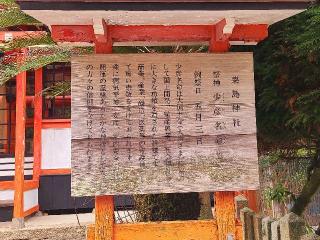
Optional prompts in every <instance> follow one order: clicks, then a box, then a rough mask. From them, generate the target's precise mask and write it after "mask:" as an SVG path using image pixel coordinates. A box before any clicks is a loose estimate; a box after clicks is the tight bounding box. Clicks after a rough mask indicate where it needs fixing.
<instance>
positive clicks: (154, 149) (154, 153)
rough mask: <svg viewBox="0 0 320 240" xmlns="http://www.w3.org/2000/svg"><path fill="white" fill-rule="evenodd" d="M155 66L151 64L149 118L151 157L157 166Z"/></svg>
mask: <svg viewBox="0 0 320 240" xmlns="http://www.w3.org/2000/svg"><path fill="white" fill-rule="evenodd" d="M157 74H158V73H157V66H156V65H155V64H151V78H152V81H151V84H152V85H151V119H152V128H151V132H152V157H153V159H154V166H158V161H159V156H158V154H159V148H158V140H157V138H156V135H157V132H158V129H157V124H158V112H157V104H158V92H157V88H158V81H157V80H158V75H157Z"/></svg>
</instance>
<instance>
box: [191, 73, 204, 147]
mask: <svg viewBox="0 0 320 240" xmlns="http://www.w3.org/2000/svg"><path fill="white" fill-rule="evenodd" d="M193 76H194V89H195V93H196V103H195V119H196V133H197V145H199V144H200V145H201V144H202V140H203V139H202V134H203V126H202V102H201V85H202V72H201V70H195V71H194V73H193Z"/></svg>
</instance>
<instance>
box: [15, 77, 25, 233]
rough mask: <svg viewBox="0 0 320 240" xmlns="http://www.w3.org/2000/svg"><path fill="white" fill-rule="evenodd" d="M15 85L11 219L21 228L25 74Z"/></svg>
mask: <svg viewBox="0 0 320 240" xmlns="http://www.w3.org/2000/svg"><path fill="white" fill-rule="evenodd" d="M16 82H17V85H16V140H15V177H14V186H15V191H14V211H13V217H14V218H15V222H16V223H17V224H18V226H19V227H23V225H24V223H23V213H24V209H23V207H24V206H23V205H24V204H23V189H24V153H25V124H26V89H27V88H26V85H27V73H26V72H22V73H20V74H18V75H17V80H16Z"/></svg>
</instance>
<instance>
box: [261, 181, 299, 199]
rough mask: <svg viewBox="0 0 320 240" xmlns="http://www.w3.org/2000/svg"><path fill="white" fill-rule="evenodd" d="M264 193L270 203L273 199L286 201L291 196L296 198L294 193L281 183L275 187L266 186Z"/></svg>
mask: <svg viewBox="0 0 320 240" xmlns="http://www.w3.org/2000/svg"><path fill="white" fill-rule="evenodd" d="M263 195H264V198H265V199H266V200H267V201H268V202H269V203H271V201H276V202H278V203H285V202H286V201H287V200H289V197H293V198H294V195H293V194H292V193H291V192H290V191H289V190H288V189H287V188H286V187H285V186H284V185H283V184H281V183H278V184H277V185H276V186H274V187H273V188H271V187H269V188H266V189H265V190H264V193H263Z"/></svg>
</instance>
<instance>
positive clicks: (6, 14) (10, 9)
mask: <svg viewBox="0 0 320 240" xmlns="http://www.w3.org/2000/svg"><path fill="white" fill-rule="evenodd" d="M2 1H3V0H1V2H0V6H3V7H4V10H1V11H0V28H8V27H12V26H20V25H43V24H41V23H40V22H39V21H37V20H36V19H34V18H33V17H30V16H29V15H27V14H25V13H24V12H22V11H21V10H20V9H19V8H18V7H17V6H16V5H15V4H14V3H12V2H10V1H5V2H4V3H2Z"/></svg>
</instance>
